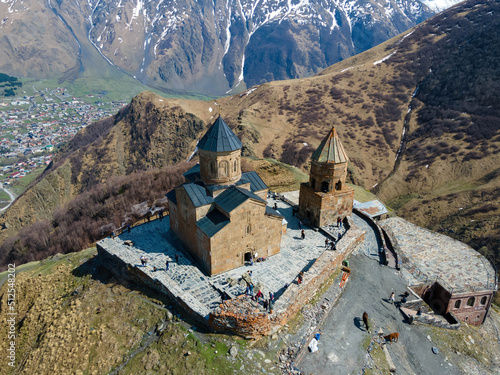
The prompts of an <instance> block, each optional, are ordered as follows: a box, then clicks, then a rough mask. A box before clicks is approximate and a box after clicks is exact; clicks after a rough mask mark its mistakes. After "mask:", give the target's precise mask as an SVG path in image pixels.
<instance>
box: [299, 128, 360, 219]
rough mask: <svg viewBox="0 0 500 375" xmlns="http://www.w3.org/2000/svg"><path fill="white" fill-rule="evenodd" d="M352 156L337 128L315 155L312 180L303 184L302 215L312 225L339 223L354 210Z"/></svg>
mask: <svg viewBox="0 0 500 375" xmlns="http://www.w3.org/2000/svg"><path fill="white" fill-rule="evenodd" d="M348 161H349V158H348V157H347V154H346V152H345V150H344V146H342V143H341V142H340V139H339V136H338V134H337V132H336V131H335V128H332V130H331V131H330V132H329V133H328V135H327V136H326V137H325V139H323V141H322V142H321V144H320V145H319V147H318V148H317V149H316V151H314V153H313V154H312V156H311V172H310V175H309V182H306V183H303V184H301V185H300V193H299V215H300V216H301V217H303V218H305V219H308V220H309V221H310V222H311V224H312V225H315V226H317V227H322V226H325V225H328V224H335V223H336V222H337V218H338V217H340V218H342V219H343V218H344V217H346V216H350V215H351V214H352V205H353V200H354V189H352V188H351V187H349V186H347V184H346V182H345V180H346V177H347V162H348Z"/></svg>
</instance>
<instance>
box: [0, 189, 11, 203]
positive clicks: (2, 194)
mask: <svg viewBox="0 0 500 375" xmlns="http://www.w3.org/2000/svg"><path fill="white" fill-rule="evenodd" d="M0 201H10V197H9V194H7V193H6V192H5V191H3V190H0Z"/></svg>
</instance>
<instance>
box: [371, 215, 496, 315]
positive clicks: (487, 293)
mask: <svg viewBox="0 0 500 375" xmlns="http://www.w3.org/2000/svg"><path fill="white" fill-rule="evenodd" d="M378 224H379V226H380V227H381V228H382V230H383V231H384V233H385V235H386V236H387V239H388V241H389V244H390V246H391V247H392V248H393V250H394V251H395V252H396V254H397V257H398V259H399V260H400V261H401V265H402V266H403V267H404V270H405V271H407V272H409V274H410V275H411V276H412V277H413V280H414V283H413V285H412V289H413V290H415V291H417V293H418V294H419V295H420V296H421V297H422V299H423V300H424V301H425V302H426V303H427V304H428V305H429V306H430V307H431V308H432V310H433V311H434V312H436V313H438V314H441V315H444V316H446V314H448V313H452V314H453V315H454V316H455V317H457V318H458V319H460V320H461V321H464V322H467V323H468V324H471V325H479V324H482V323H483V322H484V320H485V319H486V315H487V314H488V310H489V308H490V306H491V302H492V300H493V296H494V294H495V292H496V291H497V289H498V280H497V275H496V270H495V269H494V267H493V266H492V264H491V263H490V262H489V261H488V259H486V258H485V257H484V256H482V255H481V254H479V253H478V252H477V251H475V250H474V249H472V248H471V247H470V246H467V245H466V244H464V243H462V242H460V241H457V240H454V239H452V238H450V237H448V236H445V235H443V234H439V233H434V232H431V231H430V230H428V229H424V228H421V227H419V226H417V225H415V224H412V223H410V222H408V221H406V220H404V219H402V218H400V217H393V218H389V219H386V220H382V221H379V222H378Z"/></svg>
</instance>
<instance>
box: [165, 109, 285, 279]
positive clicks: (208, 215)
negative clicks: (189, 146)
mask: <svg viewBox="0 0 500 375" xmlns="http://www.w3.org/2000/svg"><path fill="white" fill-rule="evenodd" d="M197 147H198V154H199V159H200V161H199V164H197V165H196V166H194V167H193V168H191V169H190V170H189V171H187V172H186V173H185V174H184V177H185V179H186V182H185V183H184V184H183V185H181V186H178V187H176V188H175V189H174V190H172V191H170V192H169V193H168V194H167V198H168V201H169V210H170V227H171V229H172V230H173V232H174V233H175V234H176V235H177V236H178V238H179V239H180V240H181V242H182V243H183V244H184V246H185V247H186V249H187V250H188V251H189V252H190V253H191V255H192V256H193V257H194V258H195V259H196V260H197V261H198V262H199V263H200V265H201V268H202V269H203V270H204V271H205V272H206V273H207V274H208V275H214V274H218V273H221V272H224V271H228V270H230V269H233V268H236V267H240V266H242V265H244V264H245V261H249V260H250V259H251V258H253V257H268V256H271V255H275V254H277V253H279V251H280V246H281V235H282V229H283V225H286V224H284V223H286V222H285V221H284V220H283V216H281V215H280V214H279V213H278V212H277V211H275V210H273V209H272V208H270V207H268V206H267V201H266V199H267V192H268V187H267V185H266V184H265V183H264V182H263V181H262V179H261V178H260V177H259V175H258V174H257V173H255V172H246V173H242V172H241V147H242V143H241V141H240V140H239V139H238V137H236V135H235V134H234V133H233V131H232V130H231V129H230V128H229V126H228V125H227V124H226V123H225V122H224V120H223V119H222V118H221V117H220V116H219V117H218V118H217V120H215V122H214V124H213V125H212V126H211V127H210V128H209V129H208V131H207V132H206V134H205V135H204V136H203V137H202V138H201V140H200V141H199V142H198V145H197Z"/></svg>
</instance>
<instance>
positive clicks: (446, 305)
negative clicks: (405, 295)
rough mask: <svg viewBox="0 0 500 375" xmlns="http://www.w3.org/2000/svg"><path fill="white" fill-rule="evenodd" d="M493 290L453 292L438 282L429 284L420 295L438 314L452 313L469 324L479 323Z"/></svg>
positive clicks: (487, 308)
mask: <svg viewBox="0 0 500 375" xmlns="http://www.w3.org/2000/svg"><path fill="white" fill-rule="evenodd" d="M494 294H495V292H494V291H493V290H481V291H477V292H469V293H453V290H452V291H451V292H450V291H449V290H448V289H447V288H445V287H443V286H442V285H441V284H440V283H438V282H436V283H434V284H433V285H432V286H430V287H429V288H428V289H427V290H426V291H425V293H424V295H423V296H422V297H423V299H424V301H425V302H427V303H428V304H429V306H430V307H431V308H432V309H433V310H434V311H435V312H437V313H438V314H442V315H446V314H447V313H450V312H451V313H453V315H455V316H456V317H457V318H458V319H460V320H461V321H463V322H466V323H467V324H470V325H481V324H483V323H484V320H485V319H486V315H487V313H488V310H489V308H490V306H491V302H492V300H493V295H494Z"/></svg>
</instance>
